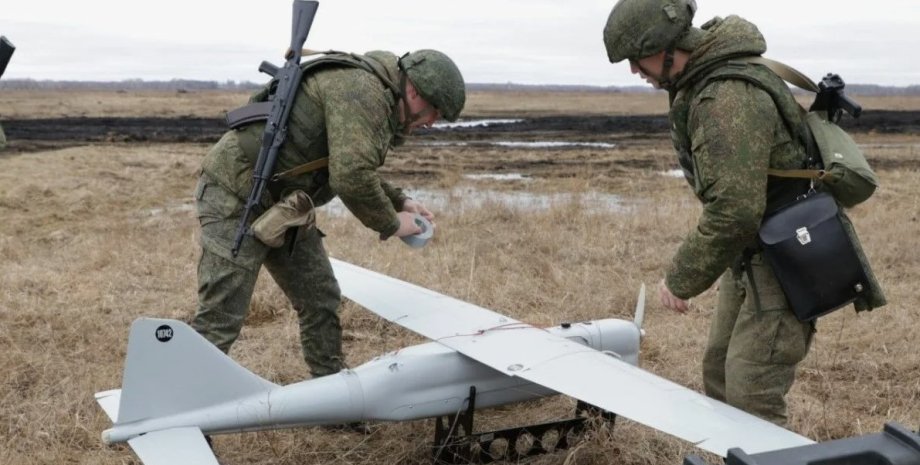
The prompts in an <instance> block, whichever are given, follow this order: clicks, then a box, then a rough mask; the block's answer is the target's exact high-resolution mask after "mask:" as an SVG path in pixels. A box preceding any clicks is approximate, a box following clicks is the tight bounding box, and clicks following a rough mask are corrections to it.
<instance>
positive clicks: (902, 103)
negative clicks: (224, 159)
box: [0, 89, 920, 119]
mask: <svg viewBox="0 0 920 465" xmlns="http://www.w3.org/2000/svg"><path fill="white" fill-rule="evenodd" d="M248 98H249V92H230V91H189V92H167V91H135V90H132V91H117V90H113V91H92V92H90V91H69V90H58V91H48V90H9V89H7V90H4V91H3V102H4V105H3V109H2V111H3V113H2V114H0V116H2V117H3V118H8V119H24V118H62V117H103V116H107V117H164V118H174V117H188V116H193V117H199V118H222V117H223V116H224V113H225V112H227V111H228V110H232V109H234V108H237V107H239V106H240V105H243V104H244V103H246V100H247V99H248ZM467 98H468V100H467V105H466V109H465V110H464V116H465V117H487V116H490V117H503V116H506V117H518V116H521V115H522V114H526V115H530V116H545V115H557V114H560V113H564V114H588V115H634V114H665V113H667V112H668V98H667V94H665V93H664V92H661V91H659V92H648V93H645V92H639V93H622V92H561V91H553V92H548V91H537V90H534V91H514V92H503V91H474V92H470V93H469V94H468V96H467ZM854 98H855V99H856V100H857V101H859V103H860V104H862V106H863V108H865V109H867V110H881V109H884V110H920V96H908V97H904V96H898V97H875V96H872V97H868V96H855V97H854ZM799 100H800V101H801V102H802V103H803V104H804V105H808V104H810V103H811V97H806V96H802V97H800V98H799Z"/></svg>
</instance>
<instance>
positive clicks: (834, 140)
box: [743, 57, 878, 208]
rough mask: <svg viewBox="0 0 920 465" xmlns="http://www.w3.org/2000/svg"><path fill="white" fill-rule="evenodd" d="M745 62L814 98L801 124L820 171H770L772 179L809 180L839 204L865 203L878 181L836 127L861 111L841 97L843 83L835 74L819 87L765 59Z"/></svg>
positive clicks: (859, 153)
mask: <svg viewBox="0 0 920 465" xmlns="http://www.w3.org/2000/svg"><path fill="white" fill-rule="evenodd" d="M743 61H746V62H748V63H756V64H762V65H764V66H766V67H767V68H769V69H770V70H771V71H773V72H774V73H776V74H777V75H778V76H779V77H780V78H782V79H783V80H785V81H786V82H789V83H790V84H793V85H795V86H797V87H799V88H801V89H803V90H807V91H810V92H815V93H816V94H817V97H816V99H815V103H814V104H813V105H812V107H811V109H810V110H808V111H805V109H804V108H801V107H800V108H799V109H800V111H801V112H802V113H803V118H802V119H803V121H804V123H805V126H806V127H807V129H808V132H809V133H810V134H811V138H812V139H813V143H814V145H813V146H812V147H813V148H816V149H817V152H818V153H819V154H820V158H821V165H822V166H821V167H819V169H803V170H773V169H771V170H770V171H769V174H770V175H772V176H779V177H787V178H805V179H811V180H813V181H814V182H815V185H816V186H823V188H824V189H825V190H826V191H827V192H829V193H830V194H831V195H832V196H833V197H834V199H835V200H837V202H838V203H840V205H842V206H844V207H847V208H849V207H853V206H855V205H858V204H860V203H862V202H865V201H866V200H867V199H868V198H869V197H871V196H872V194H873V193H874V192H875V189H876V188H877V187H878V178H877V177H876V176H875V173H874V172H873V171H872V168H870V167H869V162H868V161H866V157H865V155H863V153H862V150H860V149H859V146H857V145H856V142H855V141H853V138H852V137H850V135H849V134H847V133H846V131H844V130H843V128H841V127H840V126H838V125H837V121H839V119H840V115H841V113H842V111H846V112H847V113H850V114H851V115H852V116H854V117H859V115H860V113H861V112H862V108H861V107H860V106H859V105H858V104H856V102H853V101H852V100H850V99H849V98H848V97H847V96H846V95H844V94H843V87H844V84H843V81H842V80H841V79H840V77H839V76H837V75H836V74H828V75H827V76H825V77H824V79H823V80H822V81H821V83H820V84H819V85H815V84H814V82H812V81H811V80H809V79H808V78H806V77H805V76H804V75H802V73H800V72H798V71H796V70H795V69H793V68H791V67H789V66H786V65H785V64H783V63H780V62H778V61H774V60H770V59H768V58H763V57H756V58H747V59H744V60H743Z"/></svg>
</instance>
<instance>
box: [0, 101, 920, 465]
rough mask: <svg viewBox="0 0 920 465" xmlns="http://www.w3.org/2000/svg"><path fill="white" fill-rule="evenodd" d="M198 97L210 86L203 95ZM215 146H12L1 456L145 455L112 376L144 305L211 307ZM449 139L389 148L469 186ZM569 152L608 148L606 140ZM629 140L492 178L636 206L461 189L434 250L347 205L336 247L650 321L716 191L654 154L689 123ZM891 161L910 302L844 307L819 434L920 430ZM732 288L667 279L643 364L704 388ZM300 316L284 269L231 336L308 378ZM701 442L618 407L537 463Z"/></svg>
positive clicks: (525, 302) (508, 420)
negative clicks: (203, 289) (200, 275)
mask: <svg viewBox="0 0 920 465" xmlns="http://www.w3.org/2000/svg"><path fill="white" fill-rule="evenodd" d="M88 98H89V99H90V100H91V99H92V98H95V97H88ZM496 98H498V97H496ZM87 101H89V100H87ZM102 105H103V106H105V107H112V108H114V107H116V106H119V105H123V103H117V102H113V103H103V104H102ZM209 105H210V103H209ZM521 105H523V106H526V105H530V104H529V103H527V104H521ZM551 105H558V106H559V107H566V108H568V106H567V105H569V104H568V103H565V102H559V103H558V104H553V103H552V102H550V103H549V104H547V107H549V106H551ZM194 106H195V105H193V104H191V103H190V104H189V108H190V110H189V111H192V112H194V111H195V110H194V109H193V107H194ZM48 111H51V110H50V109H49V110H48ZM131 111H137V112H140V110H137V109H135V110H131ZM208 111H210V110H208ZM490 111H491V110H490ZM876 137H877V136H876ZM885 140H886V139H884V138H881V137H878V138H877V139H873V142H874V143H882V142H885ZM900 143H907V144H913V145H916V144H917V143H918V138H917V137H908V136H903V137H902V138H901V139H900ZM205 150H206V147H205V146H202V145H123V144H102V145H88V146H84V147H76V148H69V149H64V150H58V151H51V152H39V153H32V154H27V155H19V156H15V157H2V158H0V165H2V166H0V215H2V217H3V222H2V224H0V289H2V298H0V342H2V344H3V346H4V350H3V351H2V353H0V370H2V373H4V374H5V376H4V377H3V379H2V380H0V399H2V401H0V419H2V421H0V463H3V464H23V465H31V464H51V463H55V464H59V463H79V464H123V463H138V462H137V460H136V458H135V457H134V455H133V453H132V452H131V451H130V450H129V449H128V448H127V447H125V446H116V447H112V448H109V447H105V446H103V445H102V443H101V441H100V439H99V435H100V433H101V431H102V430H103V429H105V428H107V427H108V426H109V421H108V419H107V418H106V417H105V415H104V414H103V413H102V412H101V410H100V409H99V408H98V407H97V406H96V405H95V402H94V400H93V397H92V394H93V393H94V392H96V391H100V390H105V389H110V388H113V387H118V386H119V385H120V380H121V370H122V363H123V358H124V355H125V346H126V342H127V341H126V339H127V330H128V326H129V324H130V322H131V321H133V320H134V319H135V318H138V317H141V316H157V317H167V318H179V319H185V320H187V319H188V318H189V317H190V316H191V314H192V312H193V311H194V308H195V295H196V283H195V265H196V256H197V253H198V249H197V240H196V234H197V232H196V220H195V217H194V212H193V210H192V209H191V199H190V197H191V191H192V189H193V188H194V184H195V179H196V178H195V174H196V171H197V169H198V164H199V162H200V158H201V156H202V155H203V153H204V152H205ZM441 150H442V151H443V153H432V152H431V149H428V148H424V149H423V148H417V147H408V148H407V149H405V150H402V151H400V152H397V153H394V154H392V155H391V157H392V159H391V160H390V164H391V165H393V166H398V165H400V164H401V163H402V164H411V163H412V162H411V160H414V159H418V158H424V159H428V158H432V159H435V160H439V161H440V163H441V168H440V170H439V171H437V174H436V175H435V176H434V177H433V178H419V177H417V176H414V177H413V176H408V175H405V174H401V173H402V171H401V170H399V171H396V170H392V171H390V174H391V175H392V176H395V177H397V178H400V179H397V180H398V181H400V183H401V184H403V185H407V186H409V187H410V188H420V187H425V188H449V187H452V186H459V185H464V184H465V183H470V182H471V181H465V180H463V178H462V176H461V175H462V173H463V168H462V166H463V162H464V160H461V159H459V158H458V156H456V154H453V153H452V152H451V150H452V149H441ZM477 156H480V157H488V158H490V159H492V158H494V157H504V158H505V159H507V160H509V161H510V160H515V159H521V158H527V157H540V156H541V155H539V154H534V153H531V152H528V151H521V150H518V151H504V152H502V153H485V154H483V153H478V154H477V153H476V152H475V151H466V152H463V157H464V158H467V157H477ZM554 156H560V157H570V158H572V159H585V160H589V159H590V158H591V157H592V156H593V155H592V154H591V152H585V151H565V152H559V153H557V154H555V155H554ZM614 156H621V157H623V159H634V160H640V161H641V160H645V161H647V163H645V164H633V165H627V166H624V167H621V168H620V169H617V170H612V169H611V170H583V171H581V172H578V171H574V172H573V174H571V176H570V177H565V178H558V177H552V176H540V177H538V178H537V179H536V180H535V181H534V182H532V183H529V184H520V185H515V186H506V185H503V184H497V183H483V184H479V183H477V184H475V185H476V186H482V187H489V188H495V189H517V190H527V191H533V192H552V191H556V192H558V191H565V192H576V193H577V192H589V191H592V190H600V191H602V192H607V193H614V194H619V195H622V196H623V197H624V198H625V199H627V201H628V203H629V205H631V206H633V207H634V208H633V209H632V210H631V211H629V212H626V213H597V212H592V211H589V210H587V209H585V208H582V207H581V206H579V205H578V204H574V203H572V204H562V205H555V206H553V207H552V208H549V209H547V210H539V211H530V210H526V209H520V208H509V207H504V206H501V205H497V204H495V205H487V206H485V207H483V208H476V209H464V210H462V211H461V210H460V209H459V208H458V207H459V206H460V204H461V202H462V201H463V199H462V198H458V199H455V200H454V202H456V203H454V204H451V205H448V207H447V208H444V209H443V210H440V211H437V212H436V213H437V214H438V224H439V231H438V234H437V236H436V238H435V239H434V241H433V243H431V244H430V245H429V246H428V247H427V248H425V249H422V250H411V249H408V248H406V247H405V246H404V245H403V244H402V243H401V242H399V241H395V240H390V241H386V242H382V243H381V242H380V241H378V240H377V238H376V235H375V234H373V233H372V232H371V231H368V230H366V229H364V228H363V227H361V226H360V224H359V223H358V222H357V221H356V220H355V219H354V218H352V217H349V216H346V217H332V216H330V215H326V214H323V215H321V217H320V227H321V228H323V230H324V231H325V232H326V233H327V234H328V235H329V237H328V238H327V241H326V245H327V247H328V249H329V251H330V254H331V255H333V256H335V257H338V258H342V259H344V260H347V261H351V262H354V263H357V264H359V265H363V266H366V267H369V268H372V269H374V270H377V271H381V272H384V273H387V274H391V275H393V276H396V277H398V278H402V279H405V280H408V281H410V282H413V283H417V284H420V285H422V286H426V287H429V288H432V289H435V290H437V291H440V292H443V293H445V294H448V295H452V296H455V297H458V298H462V299H466V300H469V301H471V302H474V303H476V304H479V305H482V306H485V307H488V308H491V309H494V310H496V311H500V312H503V313H506V314H508V315H511V316H513V317H515V318H518V319H521V320H525V321H527V322H530V323H534V324H538V325H555V324H558V323H560V322H562V321H573V320H582V319H597V318H605V317H611V316H614V317H622V318H631V312H632V308H633V307H634V305H635V298H636V292H637V290H638V288H639V285H640V283H643V282H644V283H646V284H648V285H650V290H654V287H653V286H652V285H654V284H655V283H657V282H658V280H660V279H661V274H662V270H663V269H664V267H665V266H666V264H667V263H668V260H669V259H670V256H671V254H672V253H673V251H674V250H675V249H676V247H677V246H678V244H679V243H680V241H681V238H682V237H683V236H684V234H686V232H687V231H689V230H690V229H691V228H693V227H694V225H695V221H696V216H697V214H698V213H699V206H698V205H697V203H696V201H695V200H694V199H693V197H692V194H691V193H690V192H689V191H688V189H687V188H686V186H685V183H684V182H683V181H682V180H678V179H671V178H666V177H663V176H661V175H659V174H658V173H657V169H649V168H648V167H649V166H653V167H656V166H661V167H669V166H671V164H672V163H673V162H672V159H671V158H670V157H672V154H671V153H670V148H669V142H667V141H665V140H663V139H662V140H654V141H645V142H642V143H639V144H636V145H633V146H627V147H623V148H621V149H617V150H616V151H615V152H614ZM870 156H871V157H873V159H881V160H895V161H897V160H900V161H903V160H906V159H909V158H913V157H915V156H916V154H913V155H911V154H910V153H907V152H905V151H904V150H903V147H902V149H900V150H899V149H897V148H890V147H888V148H880V149H871V150H870ZM909 166H916V165H915V164H914V165H909ZM878 174H879V176H880V178H881V180H882V183H883V187H882V188H881V189H880V190H879V192H878V193H877V194H876V196H875V197H874V198H873V199H872V200H870V201H869V202H867V203H866V204H865V205H863V206H860V207H858V208H857V209H855V210H853V211H852V216H853V217H854V219H855V221H856V223H857V226H858V228H859V231H860V233H861V237H862V240H863V244H864V246H865V247H866V249H867V251H868V253H869V255H870V257H871V258H872V260H873V263H874V267H875V270H876V272H877V274H878V275H879V277H880V279H881V280H882V281H883V283H884V284H885V287H886V290H887V293H888V298H889V300H890V302H891V304H890V305H889V306H888V307H886V308H884V309H880V310H878V311H875V312H872V313H868V314H859V315H857V314H855V313H853V312H852V311H851V310H846V311H840V312H837V313H835V314H833V315H831V316H829V317H826V318H822V320H821V321H820V323H819V325H818V331H819V332H818V334H817V339H816V341H815V345H814V347H813V349H812V351H811V353H810V355H809V357H808V358H807V359H806V361H805V362H804V363H803V364H802V367H801V370H800V375H799V381H798V382H797V383H796V385H795V386H794V388H793V391H792V393H791V394H790V397H789V402H790V411H791V427H792V429H794V430H796V431H798V432H800V433H802V434H805V435H808V436H810V437H812V438H815V439H819V440H823V439H829V438H839V437H843V436H849V435H853V434H862V433H873V432H878V431H880V428H881V425H882V424H883V423H884V422H885V421H889V420H894V421H899V422H901V423H903V424H905V425H907V426H909V427H912V428H916V427H917V425H918V423H920V402H918V401H920V357H918V355H917V354H916V352H915V350H916V347H917V343H918V342H920V340H918V336H917V323H916V322H917V321H918V319H920V298H918V296H917V294H916V288H917V283H918V276H917V271H916V270H918V269H920V252H918V250H920V243H918V241H917V238H916V233H917V230H918V224H920V223H918V216H920V204H918V202H920V201H918V198H920V195H918V194H920V189H918V187H917V186H918V185H920V172H918V171H917V170H916V169H915V168H913V169H894V170H893V169H883V170H879V173H878ZM422 200H424V199H422ZM713 305H714V292H713V291H712V290H710V291H708V292H706V293H704V294H703V295H702V296H700V297H699V298H696V299H694V300H693V309H692V311H691V312H690V314H688V315H685V316H679V315H675V314H671V313H669V312H667V311H665V310H663V309H661V308H660V307H659V306H658V305H657V303H656V302H655V299H654V292H651V293H650V298H649V306H648V307H649V308H648V314H647V317H646V329H647V331H648V337H647V338H646V339H645V340H644V342H643V366H644V367H645V368H646V369H649V370H651V371H653V372H655V373H657V374H660V375H662V376H664V377H667V378H669V379H672V380H674V381H676V382H678V383H681V384H684V385H686V386H689V387H691V388H693V389H699V388H700V386H701V382H700V370H699V364H700V355H701V352H702V348H703V344H704V342H705V334H706V331H707V329H708V321H709V317H710V315H711V312H712V308H713ZM342 320H343V326H344V327H345V330H346V340H345V343H346V351H347V355H348V362H349V363H350V364H351V365H353V366H354V365H358V364H361V363H363V362H364V361H365V360H367V359H368V358H370V357H372V356H373V355H375V354H377V353H379V352H381V351H382V350H390V349H396V348H399V347H402V346H405V345H407V344H413V343H418V342H422V341H423V339H422V338H420V337H418V336H415V335H413V334H410V333H408V332H407V331H405V330H402V329H400V328H399V327H396V326H394V325H391V324H388V323H385V322H383V321H381V320H380V319H379V318H377V317H375V316H373V315H371V314H369V313H368V312H366V311H364V310H363V309H360V308H358V307H357V306H356V305H354V304H351V303H346V304H345V305H344V306H343V308H342ZM296 333H297V331H296V322H295V318H294V313H293V311H292V310H291V309H290V308H289V305H288V303H287V301H286V300H285V299H284V297H283V295H282V294H281V293H280V291H278V289H277V288H276V287H275V286H274V284H273V283H271V280H270V278H267V277H266V278H265V279H263V280H261V281H260V283H259V286H258V288H257V291H256V295H255V298H254V300H253V305H252V312H251V315H250V324H248V325H247V326H246V328H245V329H244V331H243V334H242V337H241V339H240V341H239V342H238V343H237V345H236V346H234V348H233V351H232V352H231V355H232V356H233V357H234V359H236V360H237V361H239V362H240V363H242V364H243V365H244V366H246V367H247V368H249V369H251V370H252V371H254V372H256V373H257V374H259V375H261V376H263V377H266V378H268V379H270V380H273V381H275V382H279V383H288V382H293V381H297V380H301V379H303V378H305V377H307V373H306V368H305V366H304V364H303V361H302V360H301V358H300V354H299V343H298V341H297V336H296ZM573 406H574V403H573V401H572V400H570V399H567V398H563V397H557V398H553V399H548V400H543V401H539V402H531V403H527V404H523V405H516V406H509V407H505V408H500V409H493V410H488V411H483V412H482V413H481V414H480V416H479V417H478V418H477V421H478V427H479V428H482V429H489V428H494V427H501V426H512V425H517V424H523V423H530V422H539V421H545V420H550V419H555V418H560V417H564V416H566V415H568V414H569V413H570V411H571V410H572V409H573ZM431 428H432V424H431V422H430V421H415V422H407V423H398V424H378V425H373V430H374V432H373V433H372V434H371V435H369V436H366V437H361V436H354V435H349V434H344V433H329V432H324V431H320V430H318V429H310V428H305V429H297V430H290V431H281V432H264V433H247V434H238V435H226V436H219V437H217V438H216V439H215V445H216V449H217V451H218V458H219V460H220V461H221V463H225V464H268V463H271V464H302V463H328V464H333V463H334V464H372V463H373V464H376V463H385V464H396V463H399V464H422V463H430V459H429V455H428V449H427V447H428V446H429V441H430V440H431V436H432V435H431V431H430V430H431ZM691 452H695V450H694V449H693V448H692V447H691V446H689V445H688V444H686V443H683V442H681V441H678V440H675V439H673V438H670V437H667V436H665V435H662V434H660V433H656V432H654V431H652V430H650V429H649V428H646V427H643V426H641V425H636V424H632V423H630V422H628V421H620V422H619V424H618V425H617V427H616V428H615V429H613V430H612V429H611V428H609V425H605V424H601V423H598V424H597V425H596V427H595V428H593V429H591V430H590V431H589V432H588V434H587V436H586V438H585V440H584V441H582V442H580V443H579V444H578V445H577V446H576V447H575V448H574V449H572V450H569V451H561V452H557V453H554V454H551V455H549V456H546V457H542V458H537V459H532V460H529V461H528V462H530V463H536V464H566V465H569V464H596V463H600V464H659V463H679V460H680V457H681V456H682V455H683V454H686V453H691Z"/></svg>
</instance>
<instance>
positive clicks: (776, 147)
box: [604, 0, 814, 425]
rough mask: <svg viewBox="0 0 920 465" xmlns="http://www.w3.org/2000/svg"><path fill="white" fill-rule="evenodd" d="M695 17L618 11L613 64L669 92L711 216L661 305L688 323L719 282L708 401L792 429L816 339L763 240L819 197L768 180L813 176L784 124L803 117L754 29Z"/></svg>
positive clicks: (675, 135)
mask: <svg viewBox="0 0 920 465" xmlns="http://www.w3.org/2000/svg"><path fill="white" fill-rule="evenodd" d="M695 11H696V3H695V2H694V0H620V1H619V2H618V3H617V4H616V6H614V8H613V11H612V12H611V13H610V17H609V19H608V22H607V25H606V28H605V29H604V43H605V45H606V48H607V53H608V57H609V59H610V61H611V62H612V63H617V62H620V61H623V60H629V64H630V68H631V70H632V72H633V73H634V74H639V75H640V76H641V77H642V78H644V79H645V80H646V81H648V82H649V83H650V84H652V85H653V86H654V87H656V88H662V89H666V90H667V91H668V93H669V96H670V99H671V108H670V114H669V117H670V120H671V124H672V139H673V141H674V145H675V148H676V149H677V151H678V159H679V162H680V166H681V168H682V169H683V171H684V174H685V177H686V179H687V181H688V182H689V183H690V186H691V187H692V188H693V190H694V193H695V194H696V196H697V197H698V198H699V199H700V201H701V202H702V204H703V212H702V215H701V216H700V218H699V222H698V225H697V227H696V228H694V229H693V230H692V231H691V232H690V233H689V235H688V236H687V237H686V238H685V240H684V241H683V243H682V244H681V246H680V248H679V249H678V251H677V253H676V255H675V256H674V257H673V259H672V261H671V265H670V267H669V269H668V270H667V273H666V277H665V279H664V280H663V281H662V282H661V285H660V286H659V294H660V299H661V302H662V305H663V306H665V307H667V308H669V309H671V310H675V311H678V312H681V313H683V312H686V311H687V310H688V304H687V299H689V298H691V297H693V296H696V295H698V294H700V293H702V292H703V291H705V290H706V289H708V288H709V287H710V286H711V285H712V284H713V283H714V282H715V281H716V280H717V279H719V277H720V276H721V279H719V291H718V304H717V308H716V311H715V314H714V315H713V319H712V325H711V329H710V333H709V341H708V344H707V347H706V352H705V355H704V360H703V379H704V385H705V391H706V394H707V395H708V396H710V397H712V398H715V399H718V400H721V401H725V402H727V403H729V404H731V405H733V406H735V407H738V408H741V409H743V410H746V411H748V412H750V413H753V414H755V415H758V416H760V417H762V418H764V419H767V420H769V421H772V422H774V423H777V424H780V425H784V424H785V422H786V402H785V394H786V393H787V392H788V391H789V388H790V387H791V386H792V383H793V380H794V378H795V369H796V365H797V364H798V363H799V362H800V361H802V359H803V358H804V357H805V355H806V354H807V352H808V349H809V346H810V343H811V339H812V333H813V332H814V327H813V323H811V322H805V323H803V322H800V321H798V319H797V318H796V317H795V315H794V314H793V312H792V311H791V309H790V308H789V305H788V303H787V300H786V297H785V295H784V294H783V291H782V289H781V288H780V286H779V284H778V283H777V281H776V278H775V277H774V275H773V272H772V270H771V269H770V267H769V266H768V265H767V264H765V263H764V261H763V258H762V256H761V253H759V252H758V250H757V239H756V237H757V236H756V234H757V230H758V228H759V226H760V223H761V220H762V219H763V218H764V216H765V215H766V214H768V213H769V212H772V211H774V210H775V209H777V208H779V207H780V206H782V205H784V204H786V203H788V202H790V201H792V200H794V199H795V198H796V197H797V196H798V195H800V194H802V193H804V192H806V190H807V189H808V187H809V186H808V181H807V180H804V181H803V180H788V179H780V178H769V179H768V176H767V170H768V168H774V169H798V168H803V167H804V162H805V159H806V147H805V144H804V142H803V141H802V140H800V139H799V138H797V137H796V136H795V135H794V134H792V133H791V132H790V129H789V128H788V127H787V126H786V125H785V123H784V119H783V113H784V112H791V113H789V114H794V117H795V118H799V119H801V116H800V113H798V110H797V109H796V110H791V109H792V108H793V107H791V106H790V105H795V101H794V99H793V98H792V95H791V93H790V92H789V89H788V87H787V86H786V84H785V83H784V82H783V80H782V79H780V78H779V77H778V76H776V75H775V74H774V73H772V72H771V71H769V70H768V69H766V68H765V67H763V66H760V65H756V64H751V63H747V62H745V61H744V58H745V57H755V56H759V55H761V54H762V53H764V52H765V51H766V42H765V41H764V38H763V36H762V35H761V34H760V32H759V31H758V29H757V27H756V26H755V25H753V24H751V23H750V22H748V21H746V20H744V19H742V18H739V17H737V16H729V17H727V18H725V19H719V18H716V19H713V20H711V21H709V22H708V23H706V24H704V25H703V26H702V28H695V27H691V21H692V19H693V15H694V13H695ZM754 82H757V84H756V85H755V84H754ZM774 96H776V98H777V99H778V100H774ZM786 102H788V105H787V103H786ZM795 108H797V107H795Z"/></svg>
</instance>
